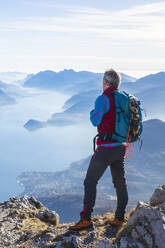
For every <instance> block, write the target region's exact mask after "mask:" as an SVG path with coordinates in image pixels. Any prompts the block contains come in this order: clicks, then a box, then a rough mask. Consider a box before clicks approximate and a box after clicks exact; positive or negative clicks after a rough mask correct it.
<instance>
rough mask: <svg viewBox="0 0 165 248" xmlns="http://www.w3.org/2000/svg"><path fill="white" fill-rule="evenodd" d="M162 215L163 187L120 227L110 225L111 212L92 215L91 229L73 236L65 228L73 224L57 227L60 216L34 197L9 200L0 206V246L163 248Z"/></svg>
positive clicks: (164, 230) (164, 200) (138, 206)
mask: <svg viewBox="0 0 165 248" xmlns="http://www.w3.org/2000/svg"><path fill="white" fill-rule="evenodd" d="M68 214H70V213H69V212H68ZM164 216H165V185H162V186H159V187H157V188H156V189H155V191H154V193H153V194H152V196H151V198H150V202H149V203H146V202H142V201H140V202H138V204H137V206H136V208H134V209H132V210H131V212H130V213H128V214H126V216H125V222H124V223H123V224H122V225H121V226H119V227H114V226H112V225H110V220H113V219H114V213H111V212H108V213H105V214H104V215H103V216H102V215H97V216H93V217H92V222H93V227H92V228H90V229H88V230H83V231H80V232H76V233H75V232H74V233H73V232H71V231H70V229H69V227H70V226H71V225H73V223H62V224H60V223H59V221H60V220H61V215H60V216H59V214H58V212H56V211H51V210H49V209H48V208H46V207H45V206H44V205H43V204H42V203H41V202H40V201H38V200H37V199H36V198H34V197H29V196H23V197H21V198H20V197H11V198H10V199H9V200H8V201H5V202H3V203H1V204H0V234H1V236H0V247H2V248H4V247H8V248H13V247H20V248H21V247H24V248H53V247H54V248H124V247H130V248H135V247H136V248H147V247H149V248H150V247H153V248H156V247H157V248H164V243H165V225H164ZM77 221H78V219H77Z"/></svg>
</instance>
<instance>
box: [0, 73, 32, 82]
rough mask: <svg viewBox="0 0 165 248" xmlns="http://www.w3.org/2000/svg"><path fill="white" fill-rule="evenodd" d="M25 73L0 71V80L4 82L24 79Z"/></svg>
mask: <svg viewBox="0 0 165 248" xmlns="http://www.w3.org/2000/svg"><path fill="white" fill-rule="evenodd" d="M27 75H28V74H27V73H24V72H0V80H1V81H3V82H5V83H12V82H16V81H19V80H23V79H25V78H26V77H27Z"/></svg>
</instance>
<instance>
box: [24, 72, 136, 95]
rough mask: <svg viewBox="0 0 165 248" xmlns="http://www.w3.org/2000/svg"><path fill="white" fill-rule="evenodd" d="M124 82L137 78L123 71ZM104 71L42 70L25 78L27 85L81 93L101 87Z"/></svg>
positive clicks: (25, 84)
mask: <svg viewBox="0 0 165 248" xmlns="http://www.w3.org/2000/svg"><path fill="white" fill-rule="evenodd" d="M121 76H122V81H123V82H128V80H129V81H130V82H133V81H135V80H136V79H135V78H133V77H130V76H128V75H125V74H123V73H121ZM102 78H103V73H94V72H89V71H79V72H76V71H74V70H72V69H69V70H66V69H65V70H63V71H60V72H55V71H50V70H47V71H41V72H39V73H37V74H35V75H33V76H32V77H30V78H29V79H27V80H25V83H24V86H25V87H34V88H40V89H50V90H56V91H60V92H64V93H71V94H75V93H80V92H82V91H88V90H95V89H98V88H99V89H101V87H102V85H101V83H100V82H102Z"/></svg>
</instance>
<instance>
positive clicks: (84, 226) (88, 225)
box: [69, 219, 94, 232]
mask: <svg viewBox="0 0 165 248" xmlns="http://www.w3.org/2000/svg"><path fill="white" fill-rule="evenodd" d="M93 228H94V226H93V222H92V221H91V220H85V219H83V220H80V221H79V222H77V223H76V224H75V225H73V226H70V227H69V229H70V231H72V232H79V231H82V230H88V229H93Z"/></svg>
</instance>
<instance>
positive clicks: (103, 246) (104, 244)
mask: <svg viewBox="0 0 165 248" xmlns="http://www.w3.org/2000/svg"><path fill="white" fill-rule="evenodd" d="M111 247H112V246H111V243H110V242H109V239H107V238H104V239H102V240H99V241H98V242H97V243H96V248H111Z"/></svg>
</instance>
